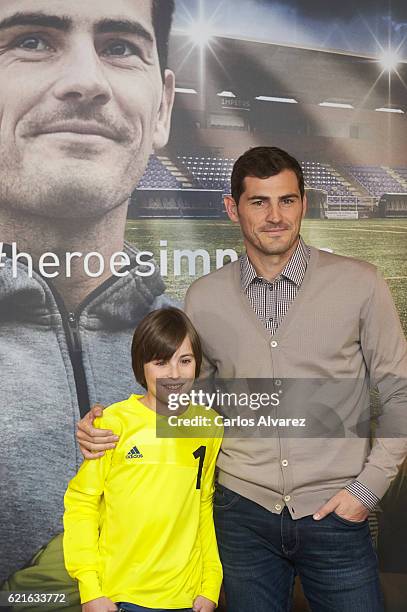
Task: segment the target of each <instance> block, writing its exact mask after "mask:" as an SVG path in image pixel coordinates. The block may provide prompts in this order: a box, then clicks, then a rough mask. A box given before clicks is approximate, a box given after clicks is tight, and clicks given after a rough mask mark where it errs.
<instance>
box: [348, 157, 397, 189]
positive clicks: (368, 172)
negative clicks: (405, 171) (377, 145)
mask: <svg viewBox="0 0 407 612" xmlns="http://www.w3.org/2000/svg"><path fill="white" fill-rule="evenodd" d="M345 168H346V169H347V171H348V172H349V174H351V175H352V176H353V177H354V178H355V179H356V180H357V181H359V183H360V184H361V185H362V186H363V187H364V188H365V189H367V191H368V192H369V193H370V195H372V196H377V197H380V196H381V195H382V194H383V193H403V192H405V188H404V187H403V185H402V184H401V183H400V182H399V181H397V179H396V178H394V176H392V175H390V174H389V172H388V171H387V170H386V169H385V168H382V167H381V166H350V165H348V166H345ZM399 173H401V172H400V170H399Z"/></svg>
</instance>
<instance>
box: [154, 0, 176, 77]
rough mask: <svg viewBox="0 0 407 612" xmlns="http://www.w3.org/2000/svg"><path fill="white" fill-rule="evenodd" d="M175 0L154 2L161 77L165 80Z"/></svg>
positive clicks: (155, 30) (155, 0) (157, 0)
mask: <svg viewBox="0 0 407 612" xmlns="http://www.w3.org/2000/svg"><path fill="white" fill-rule="evenodd" d="M174 8H175V1H174V0H153V18H152V21H153V27H154V33H155V38H156V41H157V52H158V59H159V62H160V69H161V75H162V77H163V78H164V70H165V69H166V68H167V64H168V41H169V37H170V30H171V24H172V17H173V14H174Z"/></svg>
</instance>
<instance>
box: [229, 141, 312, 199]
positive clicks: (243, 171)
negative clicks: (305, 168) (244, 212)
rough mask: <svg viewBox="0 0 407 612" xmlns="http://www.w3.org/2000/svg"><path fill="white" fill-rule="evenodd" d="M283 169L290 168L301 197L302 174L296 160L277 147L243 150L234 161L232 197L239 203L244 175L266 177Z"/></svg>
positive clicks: (242, 190)
mask: <svg viewBox="0 0 407 612" xmlns="http://www.w3.org/2000/svg"><path fill="white" fill-rule="evenodd" d="M283 170H292V171H293V172H294V173H295V175H296V177H297V180H298V188H299V190H300V194H301V198H303V197H304V193H305V190H304V175H303V173H302V168H301V166H300V164H299V163H298V161H297V160H296V159H295V158H294V157H292V155H289V154H288V153H287V152H286V151H283V149H279V148H278V147H253V148H252V149H248V151H245V153H243V155H241V156H240V157H239V158H238V159H237V160H236V162H235V164H234V166H233V170H232V176H231V191H232V198H233V199H234V201H235V202H236V204H239V200H240V196H241V195H242V193H243V192H244V190H245V187H244V180H245V178H246V176H255V177H256V178H260V179H266V178H269V177H270V176H275V175H276V174H280V172H282V171H283Z"/></svg>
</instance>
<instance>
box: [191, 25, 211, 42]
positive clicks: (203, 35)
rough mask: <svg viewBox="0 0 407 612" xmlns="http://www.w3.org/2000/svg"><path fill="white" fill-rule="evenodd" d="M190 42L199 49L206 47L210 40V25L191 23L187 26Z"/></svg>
mask: <svg viewBox="0 0 407 612" xmlns="http://www.w3.org/2000/svg"><path fill="white" fill-rule="evenodd" d="M188 34H189V37H190V39H191V42H193V43H194V45H198V46H199V47H206V46H207V45H208V43H209V42H210V40H211V38H212V29H211V25H210V23H209V22H207V21H203V20H201V21H192V22H191V23H190V24H189V25H188Z"/></svg>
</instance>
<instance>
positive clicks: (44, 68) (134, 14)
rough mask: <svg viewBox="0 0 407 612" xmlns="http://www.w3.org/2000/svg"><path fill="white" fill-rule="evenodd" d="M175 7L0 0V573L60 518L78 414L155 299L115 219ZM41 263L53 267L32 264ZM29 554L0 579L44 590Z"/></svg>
mask: <svg viewBox="0 0 407 612" xmlns="http://www.w3.org/2000/svg"><path fill="white" fill-rule="evenodd" d="M173 9H174V3H173V1H172V0H137V1H135V0H115V2H111V0H87V1H86V2H84V1H83V0H70V1H69V2H59V1H57V0H3V1H2V2H1V6H0V92H1V93H0V118H1V122H0V125H1V127H0V177H1V178H0V242H1V243H2V247H3V248H2V251H3V253H4V255H3V256H2V259H1V263H2V267H1V269H0V361H1V374H2V375H1V383H0V394H1V398H2V420H1V427H2V443H1V446H0V448H1V450H0V454H1V456H0V462H1V465H2V483H3V486H2V494H1V500H0V508H1V510H0V513H1V514H0V523H1V527H0V529H1V538H0V540H1V543H0V546H1V556H0V582H1V581H2V580H4V579H6V578H7V577H9V576H10V575H11V574H12V573H13V572H15V571H16V570H19V568H22V567H23V566H27V565H29V564H30V560H31V559H32V557H33V556H34V554H35V553H37V551H39V549H40V548H41V547H45V546H46V545H47V542H48V541H49V540H50V539H51V538H52V537H53V536H55V535H56V534H58V533H60V532H61V531H62V522H61V519H62V514H63V494H64V491H65V489H66V486H67V484H68V481H69V480H70V479H71V478H72V477H73V476H74V474H75V473H76V470H77V469H78V467H79V465H80V463H81V456H80V454H79V453H78V451H77V449H76V445H75V435H74V432H75V426H76V422H77V421H78V419H79V418H80V415H81V414H82V415H83V414H84V413H85V412H87V411H88V409H89V405H90V404H92V403H94V402H95V401H97V400H98V399H100V398H103V400H104V401H108V402H109V403H110V402H114V401H117V400H118V399H119V398H122V397H126V396H127V395H129V394H130V392H131V390H134V377H133V373H132V371H131V368H130V367H129V359H128V354H129V351H130V344H131V338H132V334H133V331H134V328H135V326H136V325H137V323H138V321H139V320H140V319H141V318H142V317H143V316H144V315H145V314H146V313H147V312H149V311H150V310H153V309H155V308H157V307H159V306H161V305H162V304H163V303H165V302H166V298H164V297H163V295H162V294H163V292H164V289H165V287H164V284H163V282H162V279H161V277H160V275H159V273H158V271H157V270H155V269H153V265H152V263H151V262H150V263H149V262H147V263H146V262H145V260H143V261H141V260H140V258H139V256H138V252H137V250H136V249H134V248H132V247H130V246H129V245H126V246H124V230H125V222H126V213H127V202H128V199H129V195H130V193H131V192H132V191H133V189H134V187H135V186H136V185H137V183H138V181H139V179H140V177H141V176H142V174H143V173H144V170H145V168H146V165H147V161H148V158H149V155H150V153H151V152H152V151H153V150H155V149H157V148H160V147H163V146H164V145H165V144H166V142H167V139H168V134H169V128H170V118H171V110H172V105H173V98H174V75H173V73H172V72H171V71H169V70H168V69H167V68H166V66H167V63H166V62H167V48H168V37H169V31H170V26H171V19H172V14H173ZM13 243H14V249H15V250H16V247H17V249H18V251H21V252H26V253H27V254H28V255H29V256H30V257H31V258H32V261H33V263H34V271H31V270H30V265H31V264H30V262H29V260H28V258H24V257H23V256H20V258H19V260H18V263H17V270H16V271H17V274H14V275H13V265H12V263H13V262H12V256H13V247H12V245H13ZM7 245H8V246H7ZM123 250H124V251H125V255H124V256H119V255H117V253H118V252H121V251H123ZM67 252H70V253H72V254H73V255H72V257H71V259H70V260H69V261H68V262H66V257H65V256H66V253H67ZM91 252H96V255H95V254H94V255H93V256H91V257H90V258H89V259H88V269H87V270H86V268H85V267H84V263H83V261H84V257H86V256H87V255H89V254H90V253H91ZM44 253H48V255H47V256H46V257H45V258H44ZM15 255H16V253H15V252H14V256H15ZM56 257H58V260H59V261H60V262H61V269H60V270H59V274H58V275H54V274H53V273H54V272H55V267H52V266H53V264H54V265H56ZM112 260H113V262H114V266H113V270H114V271H116V272H117V274H116V275H112V272H113V270H112V268H111V267H110V265H109V264H110V262H111V261H112ZM44 262H46V263H47V264H50V265H51V267H50V266H48V267H47V268H46V271H47V273H52V274H48V275H47V274H45V273H43V274H42V275H40V274H38V273H37V272H36V267H40V266H41V265H42V264H43V263H44ZM123 264H124V267H123ZM121 266H122V267H121ZM43 269H44V268H43ZM151 271H153V274H151ZM50 276H51V277H53V278H52V280H49V278H50ZM23 406H24V411H23V410H22V407H23ZM48 434H50V435H48ZM55 554H59V553H57V552H56V553H55ZM41 559H42V560H43V559H44V555H43V556H42V557H41ZM35 563H36V564H37V565H36V568H34V569H33V570H32V568H28V569H27V570H25V574H24V572H23V578H21V575H18V580H17V579H16V580H12V581H10V582H9V583H8V586H7V588H15V587H16V586H18V587H20V588H24V587H27V585H28V584H30V586H33V584H37V590H39V591H43V590H44V588H43V587H44V585H43V584H42V583H41V581H40V580H39V579H38V580H39V582H37V583H35V581H34V582H32V580H33V575H34V574H35V572H37V574H36V579H37V578H38V575H40V574H41V571H40V570H39V569H38V564H39V565H40V566H41V562H40V558H39V557H38V556H37V557H36V560H35ZM52 563H53V561H50V562H49V563H48V565H49V566H51V565H52ZM48 569H49V570H50V575H49V576H48V578H47V579H48V582H49V584H51V585H54V586H55V582H52V579H53V577H52V571H51V569H52V568H50V567H48ZM44 573H45V572H44ZM24 575H27V576H28V579H27V581H25V580H24ZM49 584H48V586H49ZM51 588H52V587H51Z"/></svg>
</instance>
